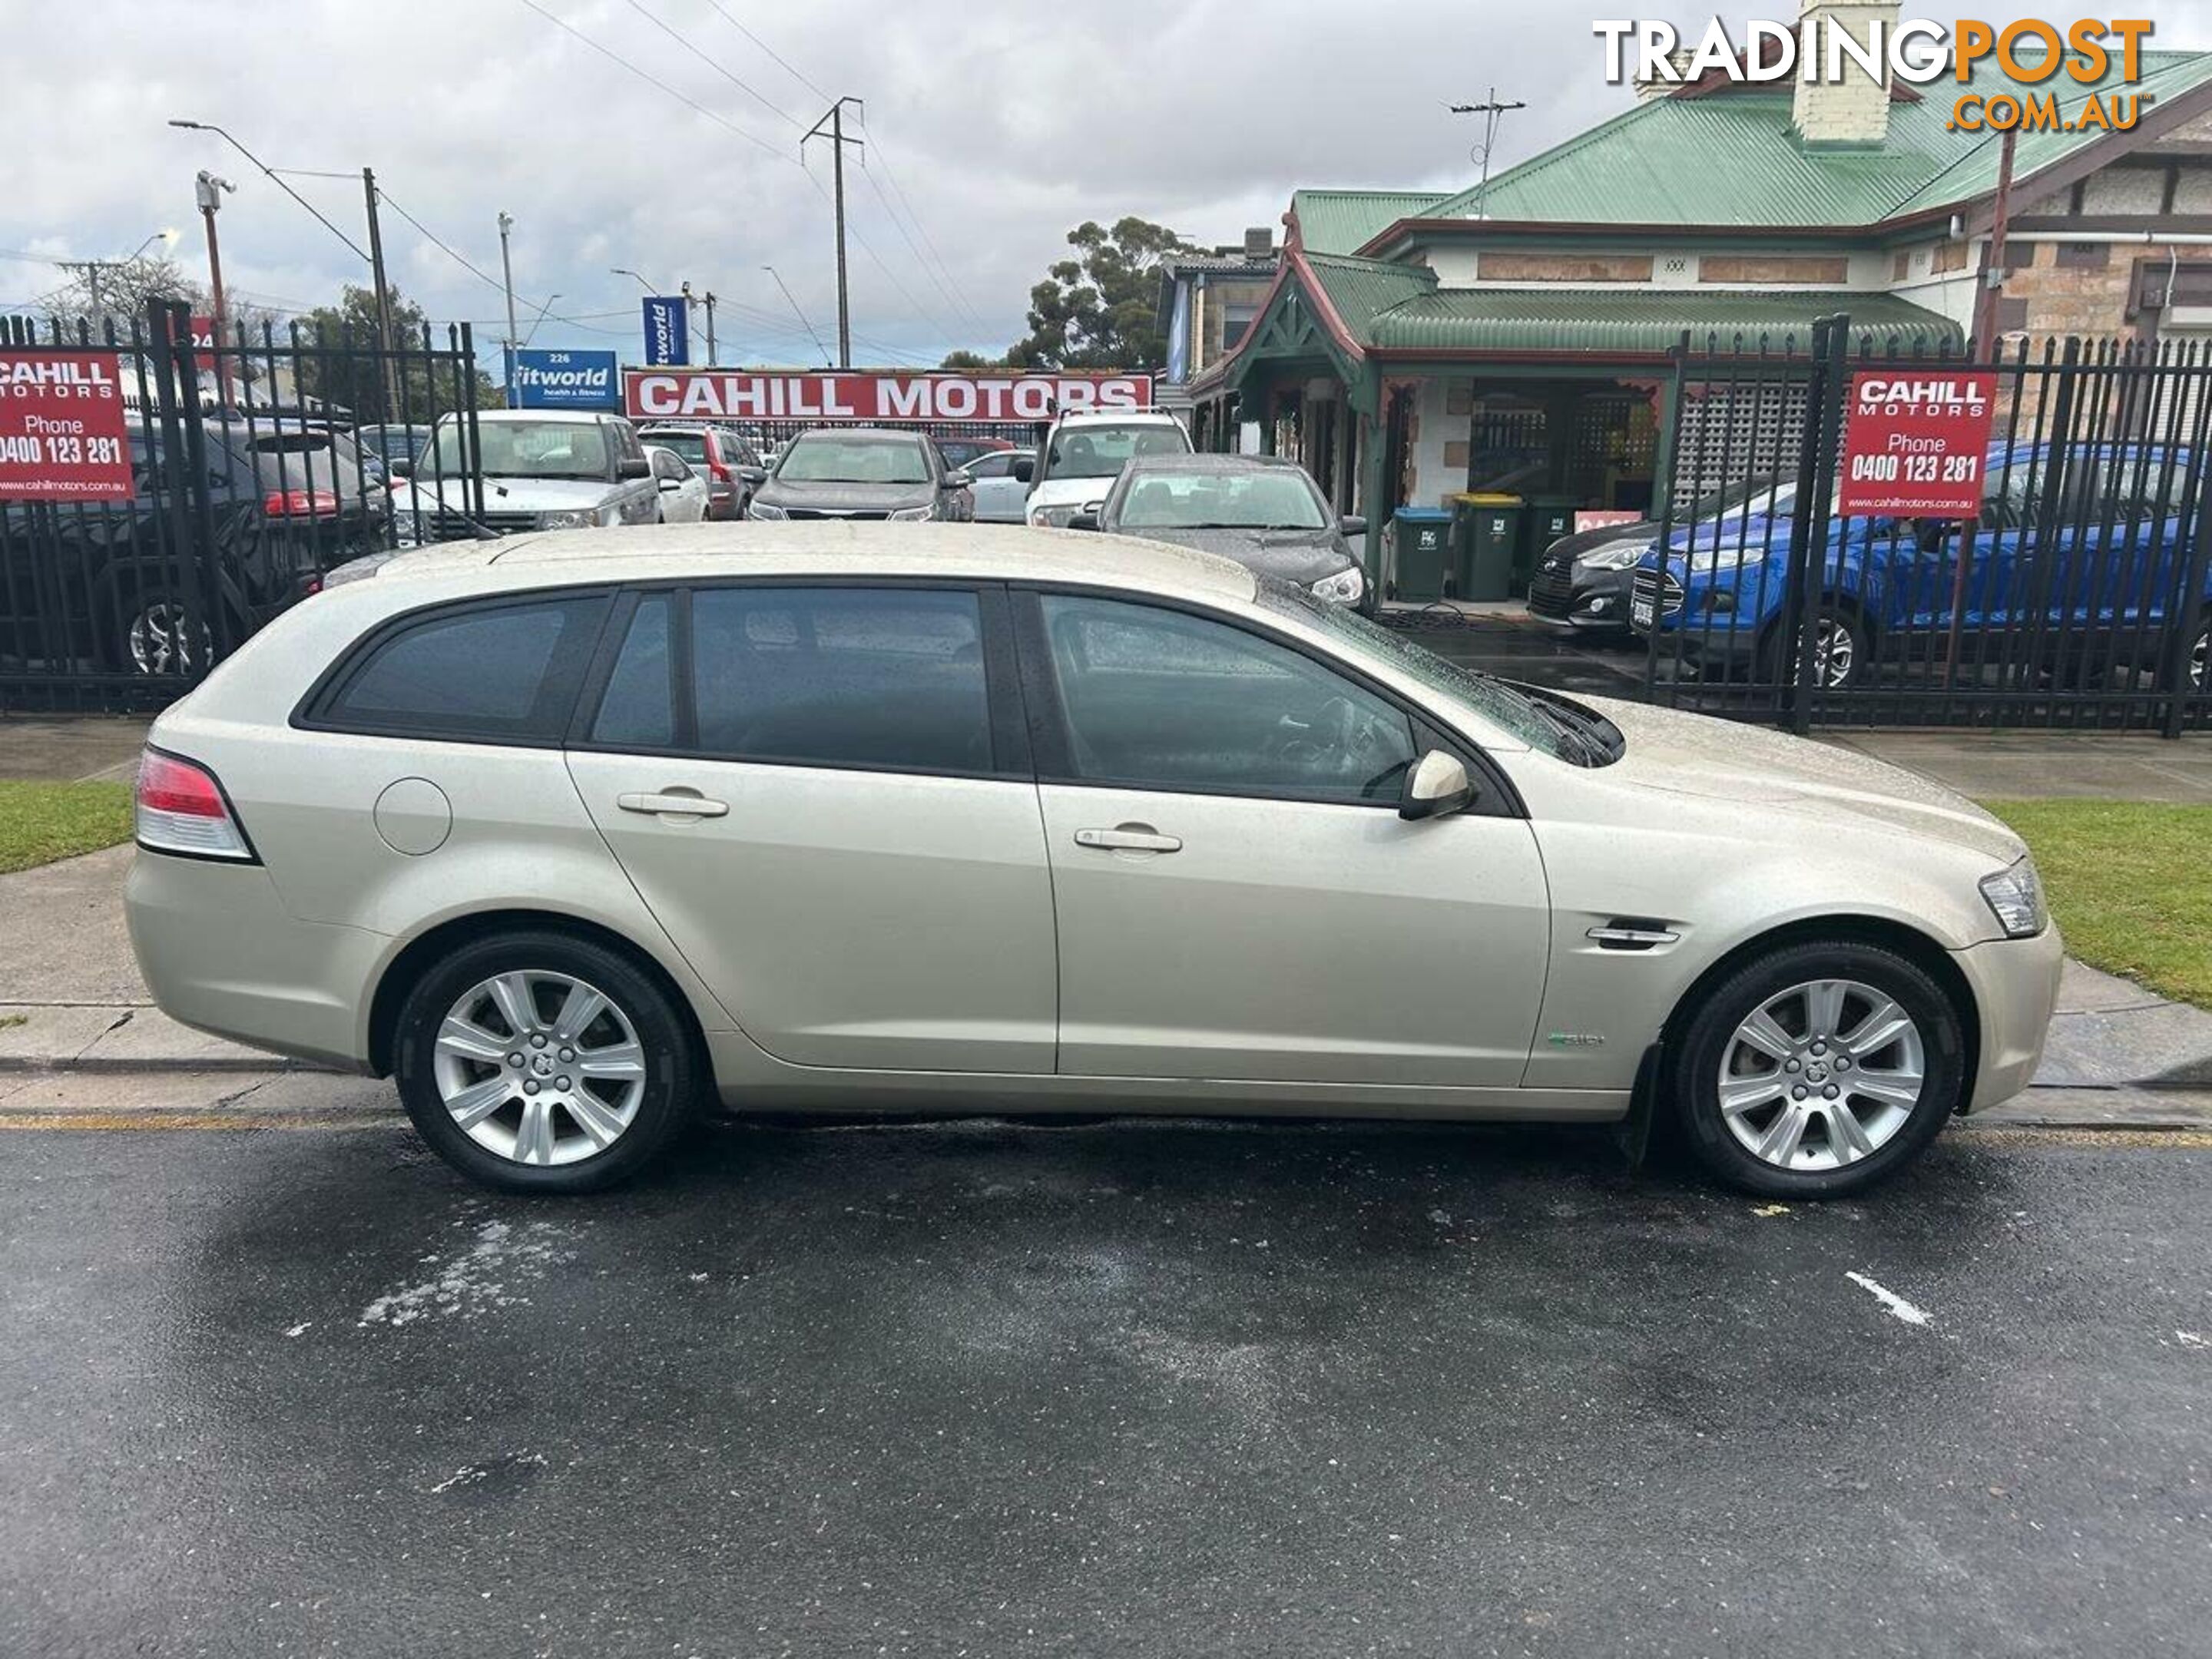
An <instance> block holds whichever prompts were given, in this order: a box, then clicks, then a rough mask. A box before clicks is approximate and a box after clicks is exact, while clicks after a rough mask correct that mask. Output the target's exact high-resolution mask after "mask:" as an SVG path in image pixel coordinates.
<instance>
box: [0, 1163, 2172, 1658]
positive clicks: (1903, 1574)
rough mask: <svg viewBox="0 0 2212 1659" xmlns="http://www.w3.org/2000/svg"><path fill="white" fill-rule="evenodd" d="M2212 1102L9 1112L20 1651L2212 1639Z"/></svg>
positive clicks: (4, 1568) (1, 1610) (9, 1342)
mask: <svg viewBox="0 0 2212 1659" xmlns="http://www.w3.org/2000/svg"><path fill="white" fill-rule="evenodd" d="M2193 1139H2194V1141H2195V1145H2194V1146H2179V1147H2175V1146H2148V1145H2145V1144H2143V1143H2142V1142H2141V1141H2135V1140H2128V1139H2113V1138H2111V1137H2107V1138H2106V1139H2102V1140H2098V1139H2094V1138H2092V1137H2081V1138H2078V1139H2077V1140H2069V1139H2064V1138H2058V1137H2036V1136H2033V1135H2015V1134H1997V1133H1989V1132H1981V1133H1973V1132H1968V1133H1962V1134H1953V1135H1951V1136H1948V1137H1947V1138H1946V1139H1945V1140H1944V1141H1943V1142H1942V1143H1941V1144H1940V1145H1939V1146H1938V1149H1937V1151H1936V1153H1935V1155H1934V1156H1932V1157H1931V1158H1929V1160H1928V1161H1927V1162H1926V1163H1925V1164H1923V1166H1922V1167H1921V1168H1920V1169H1919V1170H1917V1171H1916V1172H1914V1173H1913V1174H1912V1175H1911V1176H1908V1177H1907V1178H1906V1179H1905V1181H1904V1182H1901V1183H1900V1184H1898V1185H1896V1186H1894V1187H1893V1188H1889V1189H1888V1190H1887V1191H1886V1192H1885V1193H1883V1194H1881V1195H1880V1197H1879V1198H1878V1199H1875V1200H1869V1201H1866V1202H1863V1203H1858V1204H1849V1205H1838V1206H1829V1207H1826V1208H1798V1209H1796V1210H1792V1211H1790V1212H1786V1213H1779V1214H1767V1213H1762V1212H1761V1211H1760V1208H1759V1206H1755V1205H1753V1203H1751V1202H1749V1201H1747V1200H1742V1199H1740V1198H1737V1197H1734V1196H1731V1195H1729V1194H1722V1193H1719V1192H1717V1191H1714V1190H1712V1189H1711V1188H1706V1187H1704V1186H1702V1185H1700V1184H1699V1183H1698V1182H1695V1181H1693V1180H1692V1179H1690V1178H1688V1177H1686V1176H1646V1177H1644V1178H1641V1179H1632V1178H1631V1177H1629V1176H1627V1175H1626V1174H1625V1173H1624V1172H1623V1171H1622V1170H1621V1169H1620V1164H1618V1162H1617V1161H1616V1160H1615V1159H1614V1158H1613V1155H1612V1153H1611V1152H1610V1149H1609V1147H1608V1146H1607V1142H1606V1141H1605V1140H1604V1139H1602V1138H1601V1137H1596V1136H1591V1135H1587V1134H1580V1135H1578V1134H1575V1133H1564V1132H1561V1133H1526V1132H1516V1133H1483V1132H1476V1131H1468V1130H1462V1129H1456V1128H1434V1127H1413V1128H1407V1129H1390V1128H1376V1127H1338V1126H1326V1125H1317V1126H1295V1127H1254V1126H1249V1125H1233V1126H1194V1125H1186V1124H1180V1123H1169V1124H1153V1125H1145V1124H1129V1123H1114V1124H1102V1125H1093V1126H1088V1127H1068V1128H1035V1127H1020V1126H1009V1125H1004V1124H984V1125H967V1126H957V1127H942V1126H919V1127H890V1128H868V1129H859V1130H822V1129H805V1130H794V1129H788V1128H781V1127H760V1126H718V1127H714V1128H711V1129H707V1130H702V1132H701V1133H700V1134H699V1135H698V1137H697V1138H696V1140H695V1142H694V1143H693V1144H692V1145H691V1146H690V1148H689V1149H688V1151H687V1153H686V1155H685V1156H684V1158H683V1159H682V1160H681V1162H680V1164H678V1166H677V1167H676V1168H674V1169H672V1170H671V1171H670V1172H669V1173H668V1174H667V1175H666V1176H665V1177H663V1178H661V1179H659V1180H658V1181H655V1182H652V1183H650V1184H647V1185H645V1186H642V1187H640V1188H634V1189H631V1190H629V1191H626V1192H623V1193H621V1194H613V1195H610V1196H608V1197H605V1198H603V1199H599V1200H586V1201H580V1202H571V1203H531V1202H524V1201H519V1200H501V1199H495V1198H492V1197H489V1196H486V1195H484V1194H480V1193H477V1192H476V1191H475V1190H473V1189H471V1188H466V1187H464V1186H463V1185H462V1184H461V1183H460V1182H459V1181H458V1180H457V1179H456V1178H454V1177H453V1176H450V1175H448V1174H447V1172H446V1171H445V1170H444V1169H443V1167H442V1166H441V1165H439V1164H436V1163H435V1162H434V1161H432V1160H431V1159H430V1158H428V1155H427V1154H425V1153H423V1152H421V1151H420V1150H418V1148H417V1147H416V1145H415V1143H414V1142H413V1140H412V1139H411V1137H410V1135H409V1134H408V1133H406V1131H405V1130H404V1128H395V1127H388V1126H387V1127H368V1128H356V1129H352V1130H349V1131H296V1130H295V1131H287V1130H274V1129H271V1130H263V1131H259V1132H240V1131H236V1130H220V1131H210V1132H191V1131H182V1130H167V1131H150V1132H132V1131H112V1132H85V1131H75V1132H43V1131H28V1130H19V1131H15V1132H12V1133H5V1134H0V1247H4V1251H5V1256H4V1260H5V1262H6V1268H7V1270H6V1273H5V1274H4V1276H0V1653H4V1654H7V1655H10V1656H14V1655H40V1656H44V1655H76V1654H83V1655H95V1654H96V1655H103V1656H104V1655H112V1654H119V1653H146V1654H210V1655H222V1656H233V1655H256V1656H258V1655H276V1654H287V1655H289V1654H323V1653H328V1654H344V1655H368V1654H386V1653H389V1654H406V1655H410V1656H422V1655H431V1654H438V1655H444V1654H453V1655H472V1656H473V1655H501V1656H503V1655H508V1654H513V1655H579V1656H592V1659H599V1656H611V1655H628V1654H640V1655H653V1656H674V1659H684V1656H692V1655H698V1656H723V1655H728V1656H747V1659H751V1656H766V1655H778V1654H786V1653H791V1654H807V1655H836V1656H847V1655H861V1654H870V1655H872V1654H890V1655H898V1654H915V1655H929V1656H944V1655H958V1654H978V1655H1042V1654H1051V1655H1061V1654H1115V1655H1119V1654H1176V1655H1206V1656H1225V1655H1270V1656H1275V1655H1300V1656H1303V1655H1358V1654H1369V1653H1403V1654H1423V1655H1428V1654H1437V1655H1442V1654H1450V1655H1454V1656H1460V1655H1477V1654H1488V1653H1534V1654H1559V1655H1584V1654H1597V1653H1635V1654H1647V1653H1648V1654H1682V1655H1695V1654H1759V1655H1777V1656H1786V1655H1800V1654H1802V1655H1820V1656H1824V1659H1825V1656H1833V1655H1838V1654H1851V1655H1854V1656H1864V1655H1874V1654H1900V1655H1903V1654H1913V1655H1918V1654H1925V1653H1931V1652H1945V1653H1973V1654H2012V1653H2050V1654H2083V1653H2105V1654H2115V1653H2117V1654H2127V1655H2130V1656H2135V1655H2151V1654H2166V1653H2174V1654H2179V1653H2192V1654H2202V1653H2203V1652H2204V1651H2205V1650H2206V1645H2207V1639H2208V1638H2207V1635H2206V1632H2208V1630H2212V1572H2208V1571H2207V1568H2208V1567H2209V1566H2212V1519H2208V1515H2207V1507H2208V1505H2207V1498H2206V1481H2207V1476H2208V1468H2212V1422H2208V1412H2212V1301H2208V1296H2212V1282H2209V1281H2208V1267H2207V1264H2208V1261H2212V1248H2208V1247H2212V1203H2208V1202H2207V1200H2208V1198H2212V1152H2208V1151H2205V1150H2203V1149H2202V1146H2203V1137H2201V1136H2200V1137H2195V1138H2193ZM1852 1274H1857V1275H1859V1276H1860V1279H1863V1281H1865V1282H1863V1283H1862V1282H1860V1279H1853V1278H1851V1277H1850V1275H1852ZM1885 1297H1887V1298H1890V1299H1885ZM1916 1315H1917V1316H1921V1317H1922V1318H1923V1319H1924V1322H1914V1317H1913V1316H1916Z"/></svg>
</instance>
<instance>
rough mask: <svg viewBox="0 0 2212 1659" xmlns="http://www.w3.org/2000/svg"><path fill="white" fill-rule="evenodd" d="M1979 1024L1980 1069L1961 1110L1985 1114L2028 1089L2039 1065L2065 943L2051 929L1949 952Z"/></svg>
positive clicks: (2055, 929)
mask: <svg viewBox="0 0 2212 1659" xmlns="http://www.w3.org/2000/svg"><path fill="white" fill-rule="evenodd" d="M1951 960H1952V961H1953V962H1954V963H1957V964H1958V968H1959V971H1960V973H1961V974H1963V975H1966V987H1967V988H1968V989H1969V990H1970V991H1972V993H1973V997H1974V1006H1975V1007H1976V1008H1977V1009H1978V1011H1979V1013H1980V1019H1981V1065H1980V1066H1979V1068H1978V1071H1977V1073H1976V1074H1975V1077H1974V1080H1973V1086H1972V1091H1970V1093H1969V1095H1968V1097H1967V1100H1966V1110H1967V1111H1969V1112H1979V1111H1984V1110H1986V1109H1988V1108H1990V1107H1991V1106H1995V1105H1996V1104H1997V1103H1999V1102H2001V1101H2006V1100H2009V1099H2011V1098H2012V1097H2014V1096H2015V1095H2016V1094H2018V1093H2019V1092H2020V1091H2021V1090H2023V1089H2025V1088H2027V1085H2028V1081H2029V1079H2032V1078H2033V1077H2034V1075H2035V1073H2036V1068H2037V1067H2038V1066H2040V1065H2042V1063H2043V1044H2044V1040H2045V1037H2046V1036H2048V1035H2049V1034H2050V1030H2051V1014H2052V1012H2053V1011H2055V1010H2056V1009H2057V1006H2058V976H2059V974H2060V972H2061V970H2062V969H2063V968H2064V966H2065V963H2066V941H2065V940H2064V939H2062V938H2060V937H2059V933H2058V924H2057V923H2056V922H2053V923H2051V925H2050V926H2049V927H2045V929H2044V930H2043V931H2042V932H2041V933H2038V934H2037V935H2036V936H2035V937H2034V938H2033V939H1994V940H1991V941H1990V942H1988V943H1986V944H1982V945H1971V946H1969V947H1968V948H1967V949H1966V950H1964V951H1953V952H1952V953H1951Z"/></svg>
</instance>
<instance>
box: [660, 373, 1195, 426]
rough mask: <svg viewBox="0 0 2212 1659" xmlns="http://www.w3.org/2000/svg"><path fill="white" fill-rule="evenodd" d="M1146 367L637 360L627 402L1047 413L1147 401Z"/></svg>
mask: <svg viewBox="0 0 2212 1659" xmlns="http://www.w3.org/2000/svg"><path fill="white" fill-rule="evenodd" d="M1151 407H1152V379H1151V377H1150V376H1149V375H1145V374H841V373H836V372H817V373H812V374H756V373H753V372H750V371H748V370H743V369H720V368H690V369H652V368H632V369H626V370H624V371H623V410H624V412H626V413H627V414H628V415H629V416H630V418H631V419H633V420H667V419H671V418H674V419H678V420H692V421H702V420H704V421H851V422H865V423H866V424H869V425H876V426H886V425H895V424H897V423H900V422H917V421H1048V420H1050V419H1052V418H1053V417H1054V416H1056V415H1088V414H1094V413H1096V414H1106V413H1111V412H1113V411H1115V410H1140V409H1149V408H1151Z"/></svg>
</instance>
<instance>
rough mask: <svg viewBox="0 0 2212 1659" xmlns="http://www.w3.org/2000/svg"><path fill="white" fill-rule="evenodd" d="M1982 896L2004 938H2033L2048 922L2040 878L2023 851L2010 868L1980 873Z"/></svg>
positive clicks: (2029, 858) (2032, 863)
mask: <svg viewBox="0 0 2212 1659" xmlns="http://www.w3.org/2000/svg"><path fill="white" fill-rule="evenodd" d="M1982 896H1983V897H1984V899H1986V900H1988V901H1989V906H1990V910H1991V911H1992V912H1994V913H1995V915H1996V919H1997V923H1998V925H1999V926H2000V927H2002V928H2003V929H2004V930H2005V936H2006V937H2007V938H2008V939H2033V938H2034V937H2035V936H2036V935H2037V934H2038V933H2041V932H2042V931H2043V930H2044V928H2045V927H2046V926H2048V925H2049V923H2050V921H2051V915H2050V912H2049V911H2047V910H2045V908H2043V878H2041V877H2040V876H2039V875H2037V874H2036V873H2035V860H2033V858H2031V857H2028V856H2027V855H2026V854H2023V855H2022V856H2021V860H2020V862H2018V863H2017V864H2015V865H2014V866H2012V867H2011V868H2009V869H2007V870H2000V871H1998V872H1996V874H1995V875H1993V876H1984V877H1983V878H1982Z"/></svg>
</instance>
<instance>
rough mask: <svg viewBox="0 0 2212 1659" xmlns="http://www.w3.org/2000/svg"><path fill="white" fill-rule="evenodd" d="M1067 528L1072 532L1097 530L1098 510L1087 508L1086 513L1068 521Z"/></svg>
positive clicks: (1078, 514)
mask: <svg viewBox="0 0 2212 1659" xmlns="http://www.w3.org/2000/svg"><path fill="white" fill-rule="evenodd" d="M1067 527H1068V528H1069V529H1070V530H1096V529H1097V528H1098V513H1097V510H1096V509H1095V508H1086V509H1085V511H1083V512H1081V513H1077V514H1076V515H1075V516H1074V517H1073V518H1072V519H1070V520H1068V521H1067Z"/></svg>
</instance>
